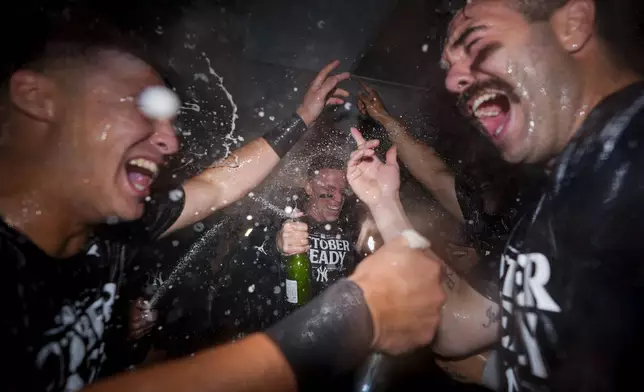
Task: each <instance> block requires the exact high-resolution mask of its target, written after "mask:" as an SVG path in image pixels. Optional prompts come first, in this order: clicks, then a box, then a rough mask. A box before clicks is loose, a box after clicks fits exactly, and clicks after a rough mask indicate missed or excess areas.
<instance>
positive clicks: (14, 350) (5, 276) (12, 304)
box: [0, 222, 51, 391]
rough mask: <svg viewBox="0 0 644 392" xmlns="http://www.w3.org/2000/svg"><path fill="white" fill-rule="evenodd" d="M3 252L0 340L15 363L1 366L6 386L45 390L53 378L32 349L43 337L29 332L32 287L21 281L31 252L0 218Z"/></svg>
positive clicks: (0, 251) (0, 249)
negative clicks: (20, 245) (11, 235)
mask: <svg viewBox="0 0 644 392" xmlns="http://www.w3.org/2000/svg"><path fill="white" fill-rule="evenodd" d="M0 255H1V256H0V259H2V265H3V272H2V277H1V278H0V283H1V284H0V295H2V298H3V300H4V301H5V302H4V305H3V309H2V318H1V319H0V344H2V351H3V355H5V356H6V358H8V359H9V360H10V363H11V365H9V366H7V365H5V366H0V369H2V370H0V377H2V386H3V388H2V389H3V390H6V391H20V390H44V389H45V387H46V384H47V383H49V382H50V381H51V379H49V378H47V377H46V376H48V375H47V374H43V373H41V372H39V371H38V370H37V368H36V366H35V361H36V358H35V354H34V353H33V352H30V351H29V350H30V347H33V346H36V347H37V344H38V343H40V342H38V341H36V340H37V339H39V338H40V337H39V336H38V337H31V336H29V335H28V332H27V331H28V328H27V326H29V321H30V320H31V318H30V317H32V316H33V312H32V311H30V307H29V302H30V301H28V300H27V299H26V298H25V295H29V294H28V293H29V292H31V290H29V287H30V286H28V285H24V286H23V285H22V284H21V283H22V282H24V276H25V275H29V274H30V271H29V270H28V269H26V268H25V266H27V265H28V263H27V260H29V259H30V256H31V255H28V254H24V253H23V252H22V251H21V249H19V248H18V245H17V244H16V242H15V241H13V240H11V239H10V238H9V237H8V236H5V235H4V227H3V224H2V222H0ZM33 286H36V285H33ZM33 286H32V287H33ZM36 287H37V286H36ZM45 302H46V301H45ZM32 305H33V302H32Z"/></svg>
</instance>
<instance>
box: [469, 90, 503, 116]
mask: <svg viewBox="0 0 644 392" xmlns="http://www.w3.org/2000/svg"><path fill="white" fill-rule="evenodd" d="M498 96H499V94H497V93H487V94H483V95H481V96H480V97H478V98H476V100H475V101H474V103H473V104H472V112H473V113H474V115H475V116H476V117H492V116H498V115H499V111H497V110H488V111H480V112H479V111H478V108H479V106H481V105H482V104H483V103H485V102H487V101H489V100H491V99H494V98H496V97H498Z"/></svg>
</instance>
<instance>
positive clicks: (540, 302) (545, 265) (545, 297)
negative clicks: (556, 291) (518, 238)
mask: <svg viewBox="0 0 644 392" xmlns="http://www.w3.org/2000/svg"><path fill="white" fill-rule="evenodd" d="M522 257H525V258H526V259H527V261H528V265H527V267H526V273H525V279H526V281H527V283H528V287H529V288H530V293H529V294H528V297H529V300H528V303H527V305H528V306H534V303H533V301H532V298H534V299H535V300H536V302H537V303H536V306H537V309H540V310H545V311H548V312H557V313H559V312H561V308H560V307H559V305H557V303H556V302H555V301H554V299H552V297H551V296H550V294H548V292H547V291H546V288H545V286H546V285H547V284H548V281H549V280H550V263H549V262H548V259H547V258H546V256H544V255H542V254H539V253H532V254H529V255H526V256H524V255H520V256H519V260H521V259H522Z"/></svg>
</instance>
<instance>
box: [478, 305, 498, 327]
mask: <svg viewBox="0 0 644 392" xmlns="http://www.w3.org/2000/svg"><path fill="white" fill-rule="evenodd" d="M493 309H494V308H493V307H492V306H490V307H489V308H487V310H486V311H485V315H486V316H487V323H485V324H482V325H483V328H490V326H492V324H494V323H496V322H497V321H499V320H500V319H501V312H500V311H499V312H495V311H494V310H493Z"/></svg>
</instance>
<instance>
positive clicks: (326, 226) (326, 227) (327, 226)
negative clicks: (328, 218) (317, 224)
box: [324, 223, 331, 231]
mask: <svg viewBox="0 0 644 392" xmlns="http://www.w3.org/2000/svg"><path fill="white" fill-rule="evenodd" d="M324 230H326V231H329V230H331V225H330V224H329V223H327V224H326V225H324Z"/></svg>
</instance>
